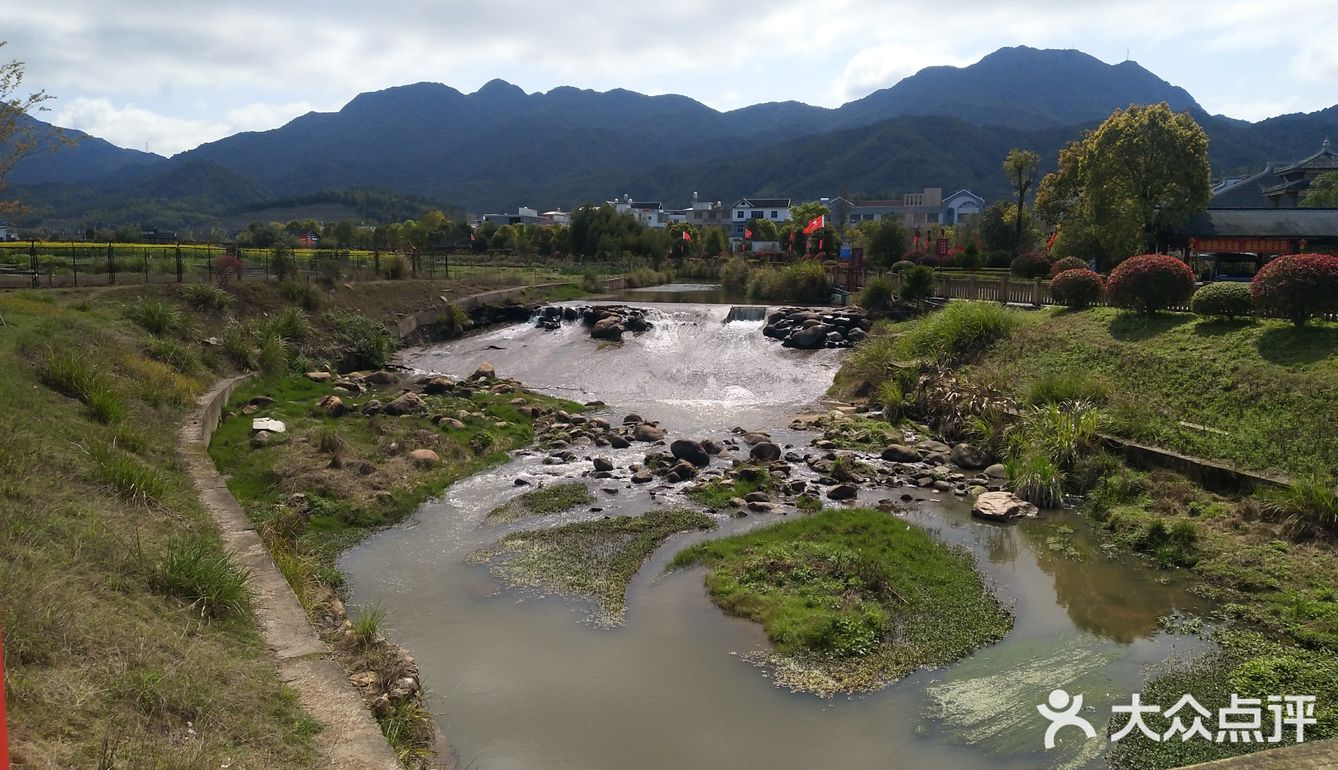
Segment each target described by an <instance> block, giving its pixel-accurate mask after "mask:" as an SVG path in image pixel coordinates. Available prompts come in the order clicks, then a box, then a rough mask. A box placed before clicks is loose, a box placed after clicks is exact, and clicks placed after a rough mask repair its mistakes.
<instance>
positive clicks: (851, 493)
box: [827, 484, 859, 500]
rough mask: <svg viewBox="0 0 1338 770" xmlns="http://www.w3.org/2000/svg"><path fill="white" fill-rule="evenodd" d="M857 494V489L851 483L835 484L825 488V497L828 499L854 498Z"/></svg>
mask: <svg viewBox="0 0 1338 770" xmlns="http://www.w3.org/2000/svg"><path fill="white" fill-rule="evenodd" d="M857 496H859V489H857V488H856V487H855V486H854V485H853V484H837V485H836V486H834V487H832V488H831V489H829V490H827V499H829V500H854V499H855V498H856V497H857Z"/></svg>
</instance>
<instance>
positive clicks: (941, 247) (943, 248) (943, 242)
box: [934, 238, 948, 257]
mask: <svg viewBox="0 0 1338 770" xmlns="http://www.w3.org/2000/svg"><path fill="white" fill-rule="evenodd" d="M934 253H935V254H937V255H938V256H940V257H946V256H948V239H947V238H939V239H938V242H937V243H935V244H934Z"/></svg>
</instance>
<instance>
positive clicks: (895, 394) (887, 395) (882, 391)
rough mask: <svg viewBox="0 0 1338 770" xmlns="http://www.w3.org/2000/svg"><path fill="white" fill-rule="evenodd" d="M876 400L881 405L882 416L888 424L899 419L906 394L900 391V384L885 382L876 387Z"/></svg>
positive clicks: (893, 381) (892, 381)
mask: <svg viewBox="0 0 1338 770" xmlns="http://www.w3.org/2000/svg"><path fill="white" fill-rule="evenodd" d="M878 400H879V402H881V403H882V405H883V416H884V417H886V418H887V421H888V422H896V421H897V420H899V419H901V410H902V408H903V407H905V405H906V394H905V393H903V392H902V390H901V383H899V382H897V381H896V380H886V381H884V382H883V384H882V385H879V386H878Z"/></svg>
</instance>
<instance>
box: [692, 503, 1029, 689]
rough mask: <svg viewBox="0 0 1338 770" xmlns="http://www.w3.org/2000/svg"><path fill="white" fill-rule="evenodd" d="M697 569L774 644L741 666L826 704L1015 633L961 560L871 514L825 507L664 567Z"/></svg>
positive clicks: (715, 594)
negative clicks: (750, 665)
mask: <svg viewBox="0 0 1338 770" xmlns="http://www.w3.org/2000/svg"><path fill="white" fill-rule="evenodd" d="M696 564H702V565H705V566H706V567H707V568H708V573H707V577H706V587H707V590H708V591H709V592H710V594H711V598H712V600H714V601H715V603H716V604H717V605H719V606H720V607H721V608H722V609H723V610H725V612H728V613H730V614H732V615H738V616H740V617H745V618H749V619H751V620H755V621H757V622H759V623H761V624H762V625H763V627H764V628H765V629H766V631H767V635H768V636H769V637H770V639H771V641H772V643H773V644H774V645H775V647H774V649H773V650H768V651H762V652H759V653H755V654H753V655H750V656H749V659H750V660H751V661H753V662H755V663H759V664H761V665H764V666H765V667H767V668H770V669H771V670H772V671H773V678H774V680H775V682H776V684H777V686H780V687H788V688H790V689H791V690H795V691H806V692H812V693H815V694H817V695H820V696H823V697H831V696H832V695H835V694H836V693H839V692H847V693H849V692H865V691H871V690H876V689H878V688H880V687H883V686H884V685H887V684H889V683H891V682H894V681H896V680H898V679H900V678H902V677H904V676H906V675H907V674H909V673H911V672H913V671H915V670H916V669H919V668H921V667H924V666H940V665H945V664H947V663H951V662H952V661H954V660H957V659H958V658H960V657H962V656H964V655H967V654H968V653H970V652H972V651H974V650H976V649H978V648H980V647H982V646H984V645H987V644H990V643H992V642H995V641H998V640H999V639H1000V638H1002V637H1003V636H1004V634H1006V633H1008V631H1009V630H1010V629H1011V628H1012V624H1013V619H1012V616H1011V614H1010V613H1009V612H1008V611H1007V610H1006V609H1005V608H1004V607H1003V606H1002V605H1001V604H1000V603H999V601H998V599H997V598H996V597H995V596H994V594H993V592H992V591H990V589H989V588H988V587H987V586H986V585H985V584H984V582H983V581H982V580H981V578H980V576H979V575H978V574H977V572H976V569H975V564H974V562H973V561H972V559H971V557H970V555H969V554H967V553H965V552H963V551H960V550H955V549H953V548H950V547H948V546H946V545H944V544H942V543H939V542H937V541H936V540H934V539H933V538H931V537H930V536H929V535H928V533H926V532H924V531H923V530H921V529H919V528H918V527H915V526H913V525H911V524H908V523H907V522H906V521H904V520H902V519H898V518H896V517H894V516H890V515H888V514H886V513H882V512H880V511H874V510H869V509H855V510H827V511H823V512H821V513H818V514H815V515H813V516H810V517H806V518H802V519H796V520H791V521H786V522H782V523H780V524H776V525H773V526H770V527H766V528H764V529H760V530H756V531H753V532H749V533H746V534H742V535H737V536H734V537H730V538H725V539H722V540H714V541H710V542H706V543H700V544H697V545H694V546H691V547H689V548H687V549H684V550H683V551H682V552H681V553H679V554H678V555H677V556H676V557H675V558H674V560H673V562H672V564H671V566H673V567H688V566H692V565H696ZM945 618H947V619H951V622H944V620H945Z"/></svg>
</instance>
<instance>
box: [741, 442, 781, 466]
mask: <svg viewBox="0 0 1338 770" xmlns="http://www.w3.org/2000/svg"><path fill="white" fill-rule="evenodd" d="M748 457H749V458H751V459H753V460H755V461H757V462H764V463H774V462H776V461H777V460H779V459H781V448H780V447H778V446H776V445H775V444H773V443H771V442H770V441H762V442H760V443H758V444H755V445H754V446H753V448H752V450H751V451H749V452H748Z"/></svg>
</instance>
